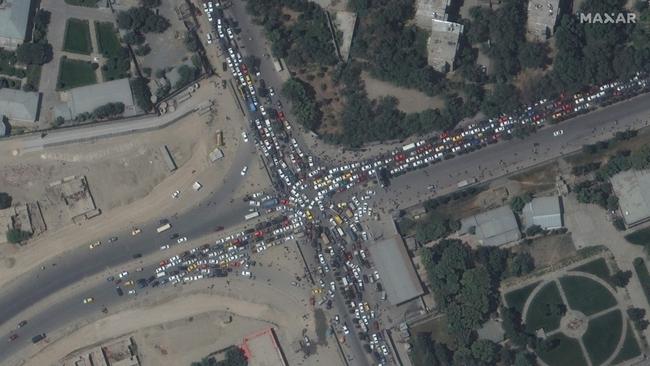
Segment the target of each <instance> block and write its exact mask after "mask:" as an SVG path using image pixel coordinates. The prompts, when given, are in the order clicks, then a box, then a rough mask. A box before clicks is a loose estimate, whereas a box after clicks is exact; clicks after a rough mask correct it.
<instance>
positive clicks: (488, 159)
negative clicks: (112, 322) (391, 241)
mask: <svg viewBox="0 0 650 366" xmlns="http://www.w3.org/2000/svg"><path fill="white" fill-rule="evenodd" d="M645 97H646V98H648V97H650V96H645ZM646 98H642V99H646ZM632 106H635V108H634V109H635V110H634V112H635V113H634V114H633V115H632V116H630V117H628V118H623V117H621V114H620V111H621V110H624V109H625V108H626V107H628V106H614V107H618V108H614V109H612V110H610V111H608V110H601V111H597V112H594V113H592V114H588V115H583V116H580V117H577V118H575V119H574V120H571V122H570V123H567V124H560V125H556V126H551V128H546V129H542V130H539V131H538V132H536V133H534V134H532V135H531V136H530V137H528V138H526V139H512V140H510V141H505V142H500V143H498V144H495V145H491V146H488V147H486V148H483V149H481V150H480V154H479V153H478V152H473V153H468V154H463V155H459V156H456V157H454V158H453V159H449V160H444V161H442V162H440V163H437V164H434V165H432V166H430V167H427V168H424V169H420V170H417V171H413V172H410V173H407V174H404V175H401V176H399V177H396V178H394V179H392V180H391V185H390V187H387V189H385V190H378V192H377V193H378V194H377V197H376V200H375V202H380V203H382V204H384V205H385V206H388V207H395V208H397V207H402V208H403V207H408V206H410V205H413V204H417V203H418V202H421V201H423V200H424V199H427V198H429V196H430V195H431V192H430V191H429V190H428V189H427V187H428V186H429V185H431V184H434V185H436V187H437V189H438V191H439V193H440V194H443V193H448V192H449V191H453V190H455V189H456V188H457V187H456V185H457V183H458V182H459V181H461V180H464V179H470V178H477V179H479V180H484V179H493V178H497V177H499V176H502V175H506V174H509V173H512V172H515V171H517V170H520V169H524V168H527V167H530V166H533V165H535V164H539V163H543V162H546V161H549V160H552V159H555V158H558V157H560V156H562V155H566V154H568V153H571V152H573V151H576V150H578V149H580V148H582V146H583V145H584V144H590V143H595V142H597V141H600V140H603V139H607V138H609V137H611V136H612V134H613V133H614V132H615V131H623V130H626V129H628V128H641V127H644V126H645V120H644V118H647V113H648V112H647V110H648V109H649V108H648V106H642V105H641V107H644V108H638V107H639V106H640V105H639V104H635V103H632ZM603 112H606V113H603ZM642 117H643V118H642ZM560 129H561V130H563V134H562V135H560V136H553V133H554V132H555V131H557V130H560ZM594 129H595V130H594ZM387 203H390V205H386V204H387Z"/></svg>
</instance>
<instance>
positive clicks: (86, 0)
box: [65, 0, 97, 8]
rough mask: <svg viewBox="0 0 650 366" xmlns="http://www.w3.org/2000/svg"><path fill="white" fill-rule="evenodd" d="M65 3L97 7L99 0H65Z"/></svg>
mask: <svg viewBox="0 0 650 366" xmlns="http://www.w3.org/2000/svg"><path fill="white" fill-rule="evenodd" d="M65 3H66V4H69V5H76V6H87V7H89V8H96V7H97V0H65Z"/></svg>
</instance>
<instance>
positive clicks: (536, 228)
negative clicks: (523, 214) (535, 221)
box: [526, 225, 544, 236]
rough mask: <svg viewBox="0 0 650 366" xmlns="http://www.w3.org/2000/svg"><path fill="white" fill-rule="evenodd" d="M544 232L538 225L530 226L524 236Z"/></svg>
mask: <svg viewBox="0 0 650 366" xmlns="http://www.w3.org/2000/svg"><path fill="white" fill-rule="evenodd" d="M543 232H544V229H542V227H541V226H539V225H531V226H529V227H528V228H527V229H526V236H535V235H538V234H541V233H543Z"/></svg>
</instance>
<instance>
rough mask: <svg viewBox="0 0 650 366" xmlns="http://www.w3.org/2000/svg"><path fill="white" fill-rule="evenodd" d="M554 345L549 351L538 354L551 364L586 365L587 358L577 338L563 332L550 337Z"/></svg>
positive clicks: (555, 365)
mask: <svg viewBox="0 0 650 366" xmlns="http://www.w3.org/2000/svg"><path fill="white" fill-rule="evenodd" d="M548 342H550V344H552V347H551V349H550V350H548V351H547V352H539V354H538V356H539V357H540V358H541V359H542V360H544V362H546V363H547V364H548V365H550V366H568V365H571V366H586V365H587V360H585V358H584V356H583V355H582V350H581V349H580V344H579V343H578V340H577V339H574V338H569V337H567V336H565V335H564V334H563V333H558V334H555V335H553V336H551V337H548Z"/></svg>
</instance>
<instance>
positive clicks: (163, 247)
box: [160, 244, 169, 250]
mask: <svg viewBox="0 0 650 366" xmlns="http://www.w3.org/2000/svg"><path fill="white" fill-rule="evenodd" d="M166 249H169V244H165V245H163V246H161V247H160V250H166Z"/></svg>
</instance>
